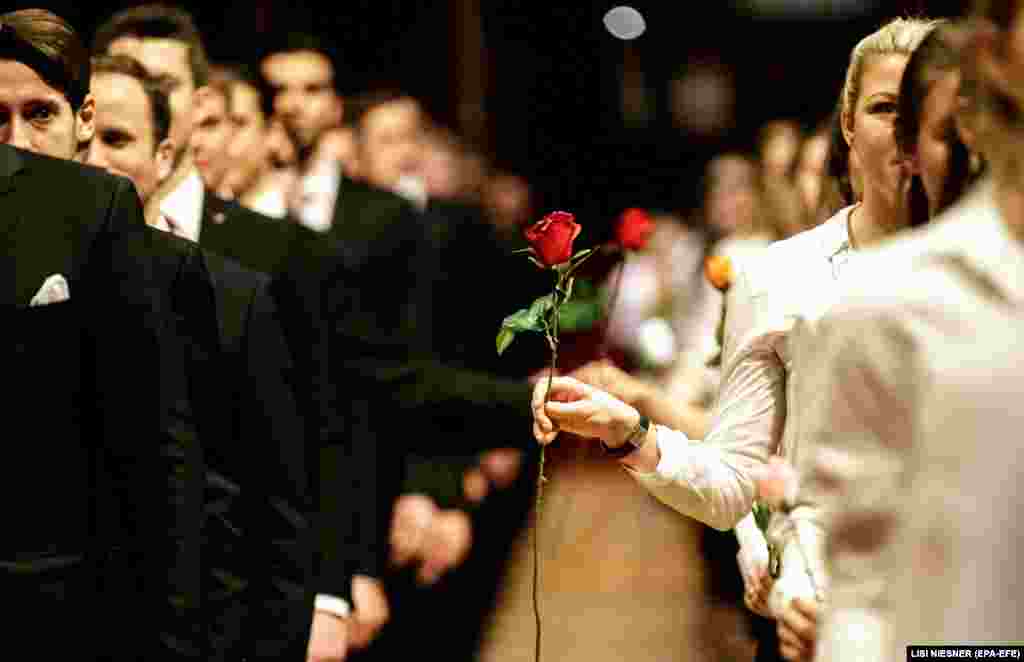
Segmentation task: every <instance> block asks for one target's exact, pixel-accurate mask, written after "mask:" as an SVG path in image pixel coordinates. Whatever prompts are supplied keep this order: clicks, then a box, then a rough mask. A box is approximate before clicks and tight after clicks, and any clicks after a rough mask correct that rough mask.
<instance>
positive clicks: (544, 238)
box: [524, 211, 583, 267]
mask: <svg viewBox="0 0 1024 662" xmlns="http://www.w3.org/2000/svg"><path fill="white" fill-rule="evenodd" d="M582 229H583V228H582V226H580V224H579V223H577V222H576V217H575V216H573V215H572V214H570V213H569V212H567V211H553V212H551V213H550V214H548V215H547V216H545V217H544V218H542V219H540V220H539V221H537V222H536V223H534V224H533V225H531V226H530V227H528V228H526V232H525V233H524V234H525V235H526V241H528V242H530V246H531V247H532V248H533V250H534V252H536V254H537V259H539V260H540V261H541V262H543V263H544V265H545V266H548V267H553V266H555V265H556V264H562V263H563V262H568V261H569V258H571V257H572V242H573V240H574V239H575V238H576V237H577V236H578V235H579V233H580V230H582Z"/></svg>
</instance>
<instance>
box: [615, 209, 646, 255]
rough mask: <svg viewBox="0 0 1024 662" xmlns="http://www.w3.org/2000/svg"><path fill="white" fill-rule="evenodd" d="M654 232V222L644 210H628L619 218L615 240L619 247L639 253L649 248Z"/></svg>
mask: <svg viewBox="0 0 1024 662" xmlns="http://www.w3.org/2000/svg"><path fill="white" fill-rule="evenodd" d="M653 232H654V221H653V220H652V219H651V216H650V214H648V213H647V212H646V211H644V210H643V209H635V208H631V209H627V210H626V211H624V212H622V215H621V216H620V217H619V224H618V225H617V226H616V227H615V239H616V241H618V242H619V245H620V246H622V247H623V248H625V249H628V250H634V251H639V250H643V249H644V248H646V247H647V242H648V240H649V239H650V238H651V234H652V233H653Z"/></svg>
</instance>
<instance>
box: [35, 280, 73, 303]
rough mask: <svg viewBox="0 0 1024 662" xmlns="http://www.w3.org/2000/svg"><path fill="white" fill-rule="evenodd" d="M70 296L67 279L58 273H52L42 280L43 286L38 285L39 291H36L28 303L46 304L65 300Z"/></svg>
mask: <svg viewBox="0 0 1024 662" xmlns="http://www.w3.org/2000/svg"><path fill="white" fill-rule="evenodd" d="M70 298H71V288H69V287H68V281H67V280H65V279H64V276H61V275H60V274H53V275H52V276H50V277H49V278H47V279H46V280H45V281H43V286H42V287H40V288H39V291H38V292H36V295H35V296H34V297H32V301H30V302H29V305H30V306H46V305H48V304H51V303H57V302H59V301H67V300H68V299H70Z"/></svg>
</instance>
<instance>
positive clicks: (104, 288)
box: [0, 10, 168, 659]
mask: <svg viewBox="0 0 1024 662" xmlns="http://www.w3.org/2000/svg"><path fill="white" fill-rule="evenodd" d="M0 24H2V27H0V81H2V84H0V110H2V113H3V117H4V121H3V123H2V125H0V142H3V143H5V144H4V145H0V205H2V206H3V210H4V211H3V213H2V214H0V216H2V218H3V221H2V241H3V244H4V250H2V251H0V259H2V263H3V273H4V274H5V276H4V278H3V279H2V281H3V282H4V283H5V288H4V292H3V295H2V296H3V300H2V304H0V305H2V306H3V311H4V315H3V316H4V323H3V324H2V327H3V329H4V331H3V334H4V336H5V340H6V342H5V343H4V348H5V349H4V351H5V353H6V359H5V361H4V365H5V366H7V371H8V374H10V375H11V376H12V378H13V379H14V380H15V382H12V384H13V383H16V388H14V389H9V390H8V395H7V397H6V398H5V402H4V409H5V413H6V418H7V420H9V421H25V422H28V421H31V424H30V427H29V426H28V425H24V426H15V425H13V424H12V426H11V427H10V428H9V430H10V431H11V432H12V433H14V432H15V431H16V430H18V429H19V428H20V430H21V431H20V432H18V433H17V434H18V436H19V438H17V439H14V438H12V439H11V440H10V441H11V443H9V444H8V445H7V449H8V450H7V452H8V457H7V461H8V462H9V467H10V469H11V471H10V472H9V476H8V478H7V479H6V480H5V481H3V487H2V488H0V492H2V494H0V497H2V499H3V501H2V503H4V504H5V506H6V510H5V521H6V523H7V524H6V533H5V535H4V543H3V544H2V547H3V550H4V551H3V552H2V553H0V577H2V579H0V581H2V583H3V586H4V589H5V594H6V595H7V596H8V598H9V599H11V600H12V604H13V605H17V608H16V609H15V610H14V611H13V612H12V614H13V615H12V616H10V617H9V621H8V628H7V629H6V631H7V632H8V641H9V642H10V643H11V644H12V645H16V643H17V642H18V641H20V642H21V643H23V644H24V645H25V646H31V647H33V648H38V647H39V646H40V645H43V646H44V647H45V650H46V654H47V655H51V654H53V655H56V656H58V657H63V656H67V657H72V656H73V657H77V658H81V659H98V658H100V657H104V658H105V659H121V658H123V659H137V658H138V657H140V656H143V655H145V654H147V653H148V652H150V651H151V650H153V648H154V646H155V645H156V641H157V637H156V633H157V625H158V614H159V608H160V604H161V602H162V599H163V595H162V593H161V592H160V591H159V590H158V589H159V587H158V586H157V585H154V584H153V582H152V581H151V578H152V577H154V576H158V574H159V572H161V568H160V565H159V558H158V557H157V556H156V555H155V554H153V551H154V549H155V547H156V546H157V541H158V540H159V539H160V536H162V535H163V532H164V531H165V530H166V526H167V524H168V522H167V520H166V519H165V518H164V517H162V514H163V513H165V511H166V509H165V508H164V507H162V496H163V494H162V491H160V490H159V489H157V488H158V487H159V485H160V482H161V478H162V476H161V474H160V462H159V456H158V454H157V452H156V444H157V439H158V438H159V437H158V435H159V432H160V409H159V396H158V394H159V392H160V370H159V368H160V361H159V344H158V342H159V333H160V328H159V327H160V322H159V312H160V311H159V305H160V304H159V301H158V297H156V296H155V293H154V291H153V278H152V276H153V274H152V269H153V265H152V263H151V261H150V259H149V258H148V255H149V239H148V237H147V235H146V233H145V224H144V221H143V216H142V208H141V205H140V204H139V200H138V197H137V196H136V195H135V192H134V191H133V190H132V186H131V183H130V182H128V181H127V180H124V179H122V178H117V177H111V176H108V175H106V174H104V173H102V172H99V171H96V170H94V169H90V168H84V167H82V166H78V165H75V164H72V163H70V162H68V161H66V160H62V159H54V158H48V157H46V156H38V155H36V154H32V153H30V152H26V151H23V150H21V149H16V147H22V148H30V149H33V150H38V151H48V152H50V153H54V154H57V155H59V156H61V157H62V158H63V159H68V158H70V157H71V156H73V155H74V154H75V153H76V151H77V148H78V142H79V141H80V140H85V139H88V138H89V137H90V136H91V131H92V125H91V122H92V113H93V103H92V101H91V99H89V97H88V54H87V53H86V52H85V51H84V49H80V50H76V49H75V48H74V44H73V43H70V42H64V41H60V39H61V38H62V37H65V36H66V35H67V28H66V25H63V24H61V23H59V22H51V21H49V17H48V16H47V15H46V13H45V12H39V11H31V10H30V11H25V12H17V13H11V14H5V15H3V16H0ZM21 32H27V33H28V34H29V35H31V39H30V40H29V41H26V40H25V39H23V38H22V37H21V36H20V33H21ZM32 39H39V40H51V41H50V43H53V41H54V40H56V41H58V43H62V44H63V48H64V50H62V51H61V52H59V53H58V54H57V56H56V57H53V58H52V59H49V58H47V57H45V56H42V55H41V54H40V53H39V51H37V50H36V49H35V46H34V41H32ZM62 56H63V57H64V62H65V63H66V64H67V66H64V67H62V66H57V65H56V64H55V61H57V60H58V58H59V57H62ZM25 62H28V65H26V64H25ZM83 66H84V72H85V73H84V76H83V75H79V73H80V72H81V71H82V69H81V68H80V67H83ZM33 67H35V68H37V69H40V70H42V71H43V72H45V78H46V80H44V79H43V77H41V76H39V75H37V74H36V72H35V69H33ZM55 92H56V94H55ZM41 113H45V114H41ZM41 119H45V121H41ZM12 145H13V146H12ZM54 190H59V191H60V195H53V191H54ZM125 624H129V627H127V628H126V627H125ZM12 637H13V639H12Z"/></svg>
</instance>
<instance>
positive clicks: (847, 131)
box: [839, 104, 853, 149]
mask: <svg viewBox="0 0 1024 662" xmlns="http://www.w3.org/2000/svg"><path fill="white" fill-rule="evenodd" d="M851 112H852V111H848V110H847V109H846V104H843V109H842V111H841V112H840V114H839V128H840V129H842V131H843V140H845V141H846V146H847V147H849V148H851V149H852V148H853V115H851V114H850V113H851Z"/></svg>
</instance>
